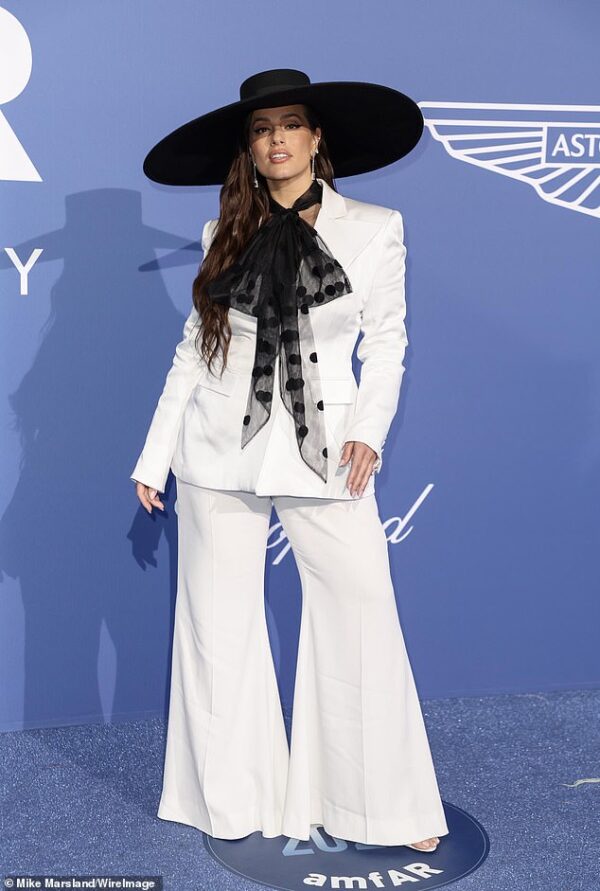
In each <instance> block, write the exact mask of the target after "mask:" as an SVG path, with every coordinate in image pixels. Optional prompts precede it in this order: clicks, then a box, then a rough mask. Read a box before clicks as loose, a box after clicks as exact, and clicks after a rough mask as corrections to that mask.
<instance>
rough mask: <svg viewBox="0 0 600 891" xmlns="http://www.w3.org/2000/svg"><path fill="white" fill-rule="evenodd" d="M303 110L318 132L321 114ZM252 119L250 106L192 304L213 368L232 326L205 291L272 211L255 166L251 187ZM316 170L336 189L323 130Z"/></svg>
mask: <svg viewBox="0 0 600 891" xmlns="http://www.w3.org/2000/svg"><path fill="white" fill-rule="evenodd" d="M304 111H305V114H306V119H307V121H308V125H309V127H310V129H311V130H312V131H313V133H314V131H315V129H316V128H317V127H319V126H320V122H319V119H318V117H317V115H316V113H315V111H314V109H312V108H311V107H310V106H308V105H304ZM251 120H252V112H250V113H249V114H248V115H247V116H246V119H245V121H244V126H243V130H242V137H241V139H240V143H239V145H238V149H237V153H236V155H235V157H234V159H233V161H232V163H231V166H230V168H229V171H228V173H227V178H226V179H225V182H224V183H223V185H222V187H221V191H220V193H219V198H220V215H219V219H218V223H217V225H216V227H215V231H214V236H213V239H212V241H211V245H210V248H209V250H208V252H207V254H206V256H205V257H204V260H203V262H202V264H201V265H200V269H199V271H198V274H197V276H196V278H195V279H194V283H193V285H192V295H193V302H194V306H195V307H196V309H197V310H198V313H199V315H200V318H201V326H200V330H199V331H198V334H197V335H196V348H198V340H199V338H200V335H202V344H201V348H200V353H201V355H202V357H203V358H204V360H205V361H206V362H207V364H208V367H209V369H210V368H211V364H212V362H213V360H214V358H215V355H216V354H217V352H218V351H219V350H222V352H223V363H222V364H223V368H224V367H225V366H226V364H227V355H228V353H229V342H230V340H231V326H230V324H229V309H228V307H226V306H221V305H220V304H218V303H213V301H212V300H211V299H210V297H208V295H207V294H206V293H205V289H206V286H207V285H208V284H209V283H210V282H211V281H212V280H213V279H214V278H216V277H217V275H219V274H220V273H221V272H223V271H225V269H228V268H229V267H230V266H232V265H233V263H234V262H235V260H236V257H238V256H239V254H240V252H241V251H242V250H243V248H244V246H245V245H246V244H247V242H248V241H249V239H250V238H251V237H252V236H253V235H254V233H255V232H256V231H257V229H258V228H259V226H260V225H261V223H262V222H263V220H266V219H267V218H268V216H269V192H268V186H267V184H266V180H265V178H264V176H263V175H262V174H261V173H260V172H259V171H258V170H257V171H256V178H257V180H258V189H255V188H254V187H253V170H252V162H251V160H250V156H249V152H248V147H249V133H250V123H251ZM315 176H318V177H319V178H320V179H323V180H325V181H326V182H327V184H328V185H329V186H331V188H332V189H335V185H334V182H333V166H332V164H331V160H330V157H329V152H328V150H327V143H326V141H325V138H324V136H323V135H321V137H320V139H319V152H318V154H317V155H316V157H315Z"/></svg>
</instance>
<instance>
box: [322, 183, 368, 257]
mask: <svg viewBox="0 0 600 891" xmlns="http://www.w3.org/2000/svg"><path fill="white" fill-rule="evenodd" d="M318 180H319V182H320V183H321V185H322V186H323V196H322V201H321V209H320V210H319V214H318V216H317V219H316V221H315V224H314V228H315V229H316V230H317V232H318V233H319V235H320V236H321V238H322V239H323V241H324V242H325V244H326V245H327V247H328V248H329V250H330V251H331V254H332V255H333V257H334V258H335V259H336V260H338V261H339V262H340V263H341V264H342V266H343V268H344V271H345V272H348V268H349V267H350V266H351V264H352V262H353V261H354V260H355V259H356V258H357V257H358V255H359V254H360V253H361V252H362V250H363V249H364V248H365V247H366V246H367V244H368V243H369V242H370V241H371V239H372V238H373V236H374V235H375V233H376V232H377V231H378V230H379V229H380V228H381V222H380V221H377V220H376V221H373V220H366V219H361V217H360V215H359V214H358V212H357V210H356V209H354V213H353V214H352V217H350V216H349V214H348V211H349V207H348V205H347V203H346V199H345V198H344V196H343V195H340V193H339V192H336V191H335V189H332V188H331V186H330V185H329V184H328V183H327V182H325V180H323V179H321V178H320V177H318Z"/></svg>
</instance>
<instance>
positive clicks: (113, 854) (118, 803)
mask: <svg viewBox="0 0 600 891" xmlns="http://www.w3.org/2000/svg"><path fill="white" fill-rule="evenodd" d="M422 706H423V712H424V716H425V722H426V725H427V731H428V734H429V739H430V742H431V748H432V752H433V757H434V761H435V765H436V771H437V777H438V783H439V786H440V791H441V795H442V798H443V799H444V801H445V802H448V803H451V804H453V805H456V806H458V807H460V808H462V809H463V810H465V811H467V812H468V813H469V814H471V815H472V816H473V817H474V818H475V819H476V820H478V821H479V822H480V823H481V824H482V825H483V827H484V828H485V830H486V832H487V834H488V836H489V839H490V851H489V855H488V856H487V858H486V859H485V861H484V862H483V864H482V865H481V866H480V867H479V868H478V869H477V870H476V871H474V872H472V873H471V874H470V875H468V876H466V877H465V878H463V879H460V880H459V881H457V882H456V883H454V885H453V887H456V888H460V889H465V891H466V889H473V891H512V889H515V891H600V732H599V731H600V721H599V714H600V690H584V691H568V692H560V693H544V694H542V693H539V694H529V695H500V696H489V697H483V698H453V699H445V700H424V701H423V702H422ZM164 733H165V726H164V723H163V722H162V721H160V720H158V719H157V720H152V721H145V722H136V723H130V724H114V725H83V726H71V727H64V728H56V729H40V730H27V731H20V732H10V733H4V734H0V763H1V765H2V766H1V774H0V778H1V786H0V791H1V796H2V800H1V805H2V807H1V812H0V817H1V824H0V875H2V876H4V875H6V874H17V873H24V874H37V875H40V874H47V873H58V874H62V875H68V874H75V873H79V874H103V875H133V874H143V875H162V876H163V877H164V887H165V889H168V891H171V889H172V891H188V889H189V891H203V889H211V891H212V889H219V891H220V889H234V888H235V889H242V888H257V887H258V886H257V885H256V884H255V883H253V882H251V881H248V880H247V879H244V878H241V877H240V876H239V875H236V874H234V873H231V872H229V871H228V870H227V869H225V868H224V867H223V866H222V865H220V864H219V863H218V862H216V861H215V860H214V859H213V858H212V857H211V856H210V855H209V854H208V853H207V851H206V849H205V847H204V844H203V843H202V836H201V833H199V832H198V831H197V830H196V829H193V828H192V827H186V826H183V825H181V824H176V823H169V822H166V821H163V820H160V819H158V818H157V817H156V808H157V805H158V800H159V796H160V787H161V779H162V758H163V751H164ZM447 838H448V839H449V838H450V837H447ZM283 841H286V840H285V839H284V840H283ZM419 886H420V887H423V886H425V887H426V886H427V882H426V881H424V882H420V883H419ZM369 887H374V886H373V885H369ZM403 887H413V886H412V884H408V885H403Z"/></svg>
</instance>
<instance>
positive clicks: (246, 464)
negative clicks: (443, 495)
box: [132, 181, 448, 845]
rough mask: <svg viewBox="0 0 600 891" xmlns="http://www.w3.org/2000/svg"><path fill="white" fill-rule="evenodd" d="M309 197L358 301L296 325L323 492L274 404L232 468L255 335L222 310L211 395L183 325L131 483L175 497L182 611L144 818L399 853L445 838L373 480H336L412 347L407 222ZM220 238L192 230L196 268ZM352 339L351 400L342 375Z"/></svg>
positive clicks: (383, 417) (369, 430)
mask: <svg viewBox="0 0 600 891" xmlns="http://www.w3.org/2000/svg"><path fill="white" fill-rule="evenodd" d="M321 182H322V184H323V197H322V204H321V209H320V212H319V216H318V218H317V221H316V224H315V228H316V229H317V231H318V232H319V234H320V235H321V237H322V238H323V240H324V241H325V243H326V244H327V246H328V247H329V249H330V251H331V253H332V254H333V256H334V257H335V258H336V259H337V260H338V261H339V262H340V263H341V264H342V266H343V268H344V270H345V272H346V274H347V275H348V278H349V279H350V282H351V285H352V287H353V291H352V293H351V294H347V295H344V296H343V297H341V298H340V299H338V300H333V301H331V302H330V303H328V304H325V305H322V306H318V307H314V308H311V309H310V312H311V314H312V315H311V322H312V328H313V333H314V339H315V348H316V350H317V352H318V356H319V370H320V377H321V385H322V393H323V402H324V406H325V411H324V416H325V427H326V433H327V436H328V444H327V449H328V456H329V459H330V460H329V461H328V477H329V479H328V482H327V484H324V483H323V481H322V480H321V479H320V478H319V477H318V476H317V474H316V473H314V472H313V471H312V470H311V469H310V468H309V467H307V465H306V464H305V463H304V461H303V460H302V458H301V457H300V454H299V452H298V447H297V444H296V438H295V432H294V426H293V420H292V418H291V417H290V416H289V414H288V412H287V410H286V408H285V406H284V405H283V403H282V402H281V399H280V395H279V388H278V386H274V388H273V397H274V403H273V406H272V413H271V418H270V420H269V421H268V423H267V424H266V425H265V426H264V427H263V428H262V430H260V431H259V433H258V434H257V435H256V436H255V437H254V438H253V439H252V440H251V441H250V443H249V444H248V446H247V447H245V448H244V449H241V446H240V439H241V432H242V419H243V416H244V413H245V407H246V398H247V394H248V388H249V385H250V380H251V369H252V367H253V362H254V345H255V338H256V319H255V318H253V317H251V316H247V315H245V314H243V313H241V312H238V311H236V310H231V309H230V310H229V318H230V322H231V326H232V331H233V336H232V341H231V343H230V351H229V358H228V367H227V369H226V370H225V373H224V375H223V379H222V380H219V379H218V378H217V377H209V375H208V372H207V368H206V365H205V363H203V362H201V361H200V360H199V358H198V353H197V352H196V350H195V347H194V343H193V338H194V336H195V333H196V331H195V326H196V323H197V321H198V315H197V313H196V311H195V310H193V311H192V313H191V315H190V317H189V319H188V320H187V322H186V325H185V329H184V338H183V340H182V341H181V343H180V344H179V345H178V346H177V349H176V353H175V357H174V360H173V366H172V368H171V370H170V371H169V374H168V376H167V380H166V383H165V387H164V391H163V393H162V395H161V397H160V400H159V403H158V406H157V408H156V412H155V414H154V418H153V420H152V424H151V427H150V430H149V432H148V436H147V439H146V444H145V446H144V450H143V452H142V454H141V456H140V458H139V460H138V462H137V465H136V467H135V469H134V471H133V473H132V478H133V479H136V480H139V481H140V482H142V483H145V484H147V485H148V486H150V487H153V488H156V489H158V490H159V491H161V492H162V491H164V488H165V483H166V479H167V476H168V472H169V468H170V467H172V469H173V472H174V474H175V476H176V478H177V502H176V510H177V514H178V561H179V562H178V574H177V601H176V611H175V628H174V638H173V662H172V674H171V695H170V704H169V720H168V734H167V747H166V753H165V767H164V782H163V789H162V795H161V800H160V804H159V808H158V811H157V813H158V816H159V817H161V818H162V819H165V820H173V821H177V822H180V823H187V824H189V825H191V826H195V827H196V828H197V829H200V830H203V831H204V832H206V833H208V834H209V835H213V836H216V837H218V838H240V837H243V836H245V835H247V834H249V833H251V832H255V831H257V830H260V831H261V832H262V834H263V835H264V836H265V837H274V836H279V835H287V836H289V837H292V838H297V839H303V840H308V838H309V837H310V832H311V826H313V825H323V826H324V827H325V829H326V831H327V832H329V833H330V834H332V835H336V836H338V837H339V838H344V839H346V840H349V841H350V840H352V841H358V842H364V843H366V844H369V843H373V844H383V845H394V844H404V843H412V842H416V841H420V840H422V839H424V838H428V837H430V836H433V835H439V836H441V835H445V834H447V833H448V826H447V823H446V819H445V813H444V808H443V804H442V801H441V799H440V795H439V790H438V786H437V782H436V777H435V771H434V767H433V762H432V757H431V752H430V749H429V744H428V739H427V734H426V730H425V725H424V722H423V717H422V714H421V709H420V703H419V699H418V695H417V691H416V687H415V683H414V680H413V675H412V671H411V666H410V662H409V658H408V654H407V650H406V647H405V644H404V638H403V634H402V629H401V627H400V622H399V619H398V612H397V608H396V602H395V595H394V587H393V583H392V578H391V573H390V566H389V557H388V550H387V540H386V535H385V530H384V528H383V525H382V523H381V519H380V517H379V513H378V507H377V502H376V498H375V493H374V476H373V475H371V477H370V479H369V483H368V485H367V486H366V488H365V491H364V492H363V495H362V497H360V498H357V499H352V496H351V495H350V493H349V491H348V489H347V488H346V487H345V485H344V483H345V481H346V479H347V475H348V472H349V465H346V466H345V467H344V468H339V469H337V464H338V461H339V457H340V451H341V447H342V445H343V443H344V442H345V441H347V440H359V441H362V442H366V443H367V444H368V445H370V446H371V447H372V448H373V449H374V450H375V451H376V452H377V454H378V456H379V459H380V458H381V450H382V447H383V443H384V441H385V439H386V436H387V433H388V429H389V427H390V424H391V422H392V420H393V417H394V414H395V412H396V408H397V404H398V396H399V390H400V381H401V378H402V374H403V371H404V366H403V364H402V363H403V356H404V351H405V347H406V344H407V337H406V332H405V328H404V316H405V300H404V261H405V254H406V250H405V247H404V244H403V227H402V217H401V215H400V213H398V211H396V210H389V209H387V208H385V207H379V206H377V205H373V204H366V203H364V202H361V201H354V200H352V199H350V198H344V197H343V196H342V195H340V194H338V193H336V192H335V191H334V190H333V189H331V188H330V187H329V186H328V185H327V183H326V182H324V181H321ZM214 224H215V221H213V220H211V221H209V222H208V223H207V224H206V226H205V228H204V233H203V247H204V250H205V251H206V250H207V249H208V247H209V245H210V239H211V235H212V234H213V231H214ZM361 330H362V332H363V338H362V340H361V342H360V344H359V346H358V350H357V355H358V358H359V359H360V361H361V362H362V369H361V380H360V386H359V387H357V385H356V381H355V380H354V376H353V373H352V365H351V357H352V353H353V350H354V346H355V343H356V340H357V337H358V335H359V333H360V331H361ZM278 371H279V367H278V364H277V365H276V366H275V375H276V378H275V380H277V375H278ZM379 466H381V464H380V463H379ZM273 506H274V507H275V508H276V511H277V515H278V517H279V520H280V522H281V524H282V527H283V531H284V532H285V534H286V535H287V537H288V540H289V542H290V545H291V548H292V551H293V555H294V558H295V561H296V564H297V567H298V570H299V574H300V580H301V584H302V620H301V628H300V639H299V647H298V661H297V664H296V681H295V688H294V700H293V721H292V734H291V743H290V746H289V748H288V742H287V739H286V731H285V726H284V721H283V716H282V711H281V703H280V699H279V693H278V687H277V679H276V675H275V670H274V665H273V659H272V654H271V652H270V644H269V635H268V630H267V623H266V617H265V605H264V571H265V556H266V549H267V541H268V538H269V534H270V530H271V526H270V518H271V510H272V507H273Z"/></svg>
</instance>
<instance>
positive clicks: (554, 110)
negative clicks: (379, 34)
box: [419, 102, 600, 217]
mask: <svg viewBox="0 0 600 891" xmlns="http://www.w3.org/2000/svg"><path fill="white" fill-rule="evenodd" d="M419 107H420V109H421V111H422V112H423V117H424V119H425V126H426V127H427V128H428V129H429V132H430V133H431V135H432V136H433V137H434V138H435V139H437V140H438V141H439V142H441V143H442V144H443V146H444V148H445V149H446V151H447V152H448V154H449V155H451V156H452V157H453V158H458V160H459V161H466V162H467V163H468V164H475V165H477V166H478V167H484V168H486V169H487V170H491V171H493V172H494V173H501V174H502V175H503V176H509V177H511V178H512V179H516V180H520V181H521V182H524V183H527V184H528V185H530V186H532V187H533V188H534V189H535V190H536V192H537V194H538V196H539V197H540V198H542V199H543V200H544V201H549V202H550V203H551V204H557V205H558V206H559V207H566V208H568V209H569V210H576V211H579V213H585V214H589V215H590V216H593V217H600V105H526V104H524V105H521V104H514V103H513V104H507V103H497V102H479V103H475V102H419Z"/></svg>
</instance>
